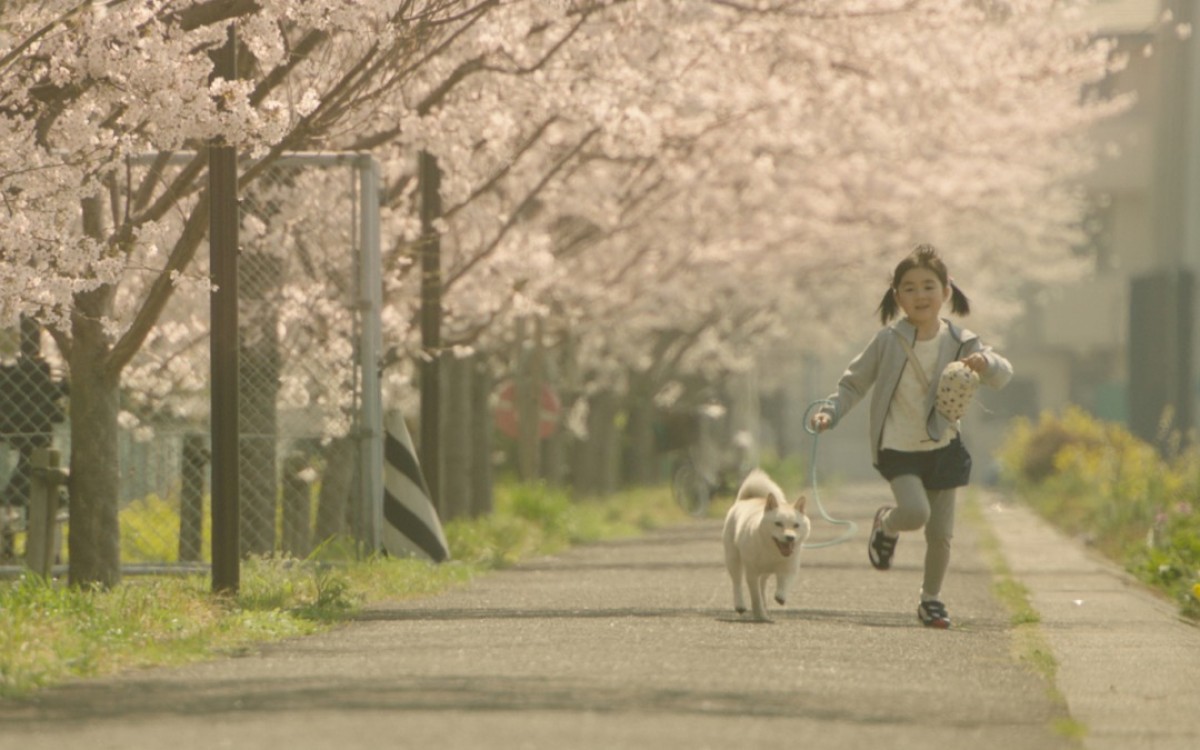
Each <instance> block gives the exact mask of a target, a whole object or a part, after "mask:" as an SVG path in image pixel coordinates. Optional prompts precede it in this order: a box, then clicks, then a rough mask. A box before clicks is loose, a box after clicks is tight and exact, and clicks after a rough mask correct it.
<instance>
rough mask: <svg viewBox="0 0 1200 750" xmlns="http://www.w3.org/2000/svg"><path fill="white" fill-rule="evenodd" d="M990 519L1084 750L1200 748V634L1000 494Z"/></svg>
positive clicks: (991, 500) (992, 498)
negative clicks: (1049, 654)
mask: <svg viewBox="0 0 1200 750" xmlns="http://www.w3.org/2000/svg"><path fill="white" fill-rule="evenodd" d="M983 502H984V517H985V518H986V520H987V523H988V525H989V526H990V527H991V528H992V529H993V530H994V531H995V532H996V535H997V537H998V538H999V539H1000V542H1001V547H1002V550H1003V553H1004V556H1005V559H1006V560H1007V562H1008V565H1009V567H1010V568H1011V569H1012V571H1013V574H1014V575H1015V576H1016V577H1017V578H1018V580H1020V581H1021V583H1023V584H1024V585H1025V586H1026V587H1027V588H1028V589H1029V591H1030V596H1031V600H1032V603H1033V606H1034V608H1035V609H1036V610H1037V611H1038V614H1039V615H1040V616H1041V628H1042V631H1043V633H1044V634H1045V637H1046V640H1047V641H1048V642H1049V645H1050V647H1051V649H1052V650H1053V652H1054V656H1055V658H1056V659H1057V660H1058V663H1059V667H1058V677H1057V683H1058V688H1059V690H1060V691H1061V692H1062V693H1063V695H1064V696H1065V698H1066V701H1067V705H1068V708H1069V710H1070V713H1071V716H1072V718H1074V719H1075V720H1077V721H1079V722H1081V723H1082V724H1083V725H1084V726H1085V727H1086V728H1087V734H1086V735H1085V737H1084V747H1085V748H1086V749H1087V750H1196V748H1200V628H1198V627H1196V626H1195V625H1193V624H1188V623H1185V622H1183V621H1182V620H1181V619H1180V618H1179V616H1178V615H1177V614H1176V612H1177V610H1176V608H1175V606H1174V605H1173V604H1172V603H1170V602H1167V601H1164V600H1163V599H1162V598H1160V597H1158V596H1156V595H1155V594H1153V593H1151V592H1150V591H1149V590H1148V589H1146V588H1145V587H1143V586H1142V585H1141V584H1140V583H1138V582H1137V581H1135V580H1134V579H1132V577H1131V576H1129V575H1128V574H1126V573H1125V572H1124V571H1122V570H1121V569H1120V568H1119V567H1117V566H1116V565H1114V564H1113V563H1111V562H1109V561H1107V560H1105V559H1103V558H1101V557H1100V556H1099V555H1097V554H1095V553H1093V552H1091V551H1089V550H1088V549H1087V548H1086V547H1084V546H1083V545H1081V544H1080V543H1078V542H1077V541H1075V540H1072V539H1068V538H1066V537H1064V536H1063V535H1062V534H1061V533H1059V532H1058V531H1056V530H1055V529H1054V528H1052V527H1051V526H1049V525H1048V524H1047V523H1045V522H1044V521H1042V520H1041V519H1040V518H1038V517H1037V516H1036V515H1034V514H1033V513H1032V512H1030V511H1029V510H1028V509H1026V508H1024V507H1021V506H1019V505H1015V504H1013V503H1011V502H1008V501H1006V499H1005V498H1004V497H1003V496H1001V495H997V494H990V493H989V494H985V495H984V497H983Z"/></svg>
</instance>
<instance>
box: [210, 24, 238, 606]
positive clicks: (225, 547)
mask: <svg viewBox="0 0 1200 750" xmlns="http://www.w3.org/2000/svg"><path fill="white" fill-rule="evenodd" d="M213 75H214V77H216V78H224V79H226V80H230V81H231V80H233V79H234V78H236V77H237V29H236V27H235V26H234V25H233V24H230V26H229V36H228V40H227V41H226V45H225V49H224V50H222V51H221V52H220V53H219V54H218V56H217V60H216V65H215V66H214V70H213ZM237 172H238V169H237V149H236V147H235V146H234V145H232V144H228V143H225V142H224V141H215V142H214V143H212V144H211V145H210V146H209V149H208V180H209V183H208V190H209V200H210V201H211V204H210V205H211V210H210V213H209V231H208V241H209V257H210V260H209V264H210V266H211V274H212V287H213V289H212V292H211V296H210V298H209V303H210V314H211V325H212V338H211V341H210V352H211V360H212V362H211V367H212V370H211V378H212V380H211V388H212V391H211V399H212V406H211V410H212V416H211V419H212V587H213V591H214V592H218V593H231V594H232V593H237V590H238V587H239V585H240V578H241V569H240V566H241V558H240V554H241V553H240V542H239V536H238V534H239V528H238V517H239V505H240V496H239V487H238V379H237V373H238V346H237V340H238V310H237V303H238V258H237V255H238V198H237V191H238V185H237V182H238V174H237Z"/></svg>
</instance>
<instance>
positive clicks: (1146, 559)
mask: <svg viewBox="0 0 1200 750" xmlns="http://www.w3.org/2000/svg"><path fill="white" fill-rule="evenodd" d="M1159 442H1160V444H1161V447H1162V450H1159V449H1156V448H1155V447H1154V446H1152V445H1150V444H1148V443H1146V442H1144V441H1142V440H1139V439H1138V438H1136V437H1135V436H1133V435H1132V434H1130V433H1129V431H1128V430H1126V429H1125V428H1123V427H1122V426H1120V425H1117V424H1114V423H1111V422H1104V421H1101V420H1098V419H1095V418H1094V417H1091V416H1090V415H1088V414H1086V413H1084V412H1083V411H1082V410H1079V409H1068V410H1066V411H1065V412H1063V413H1062V414H1053V413H1046V414H1043V415H1042V416H1041V418H1040V419H1039V420H1038V421H1037V422H1031V421H1029V420H1018V421H1016V422H1015V423H1014V425H1013V427H1012V429H1011V430H1010V432H1009V434H1008V436H1007V438H1006V440H1005V444H1004V446H1003V448H1002V449H1001V453H1000V459H1001V463H1002V466H1003V467H1004V472H1005V478H1006V480H1007V482H1008V483H1009V484H1010V485H1011V486H1012V487H1013V488H1014V490H1015V492H1016V494H1017V496H1018V497H1019V498H1020V499H1021V500H1022V501H1023V502H1024V503H1026V504H1027V505H1029V506H1030V507H1031V508H1032V509H1033V510H1035V511H1036V512H1037V513H1038V514H1040V515H1041V516H1043V517H1044V518H1046V519H1047V520H1048V521H1050V522H1051V523H1052V524H1054V525H1055V526H1057V527H1058V528H1059V529H1061V530H1063V531H1064V532H1066V533H1068V534H1071V535H1073V536H1075V537H1077V538H1080V539H1082V540H1084V541H1085V542H1086V543H1087V544H1089V545H1090V546H1091V547H1093V548H1094V549H1096V550H1098V551H1099V552H1101V553H1103V554H1105V555H1106V556H1108V557H1109V558H1111V559H1112V560H1114V561H1115V562H1117V563H1119V564H1121V565H1123V566H1124V567H1125V568H1126V570H1128V571H1129V572H1131V573H1132V574H1133V575H1135V576H1137V577H1138V578H1139V579H1141V580H1142V581H1143V582H1145V583H1146V584H1148V585H1149V586H1151V587H1152V588H1154V589H1156V590H1158V591H1160V592H1161V593H1163V594H1164V595H1166V596H1168V597H1170V598H1171V599H1172V600H1174V601H1175V603H1176V604H1177V605H1178V607H1179V611H1180V613H1181V614H1183V615H1184V616H1185V617H1190V618H1192V619H1194V620H1195V619H1200V513H1198V512H1197V510H1198V508H1197V498H1200V444H1198V443H1196V441H1194V440H1193V441H1192V442H1191V443H1190V444H1188V446H1190V447H1185V446H1184V444H1183V442H1182V441H1180V440H1178V439H1176V438H1174V437H1172V436H1171V435H1170V434H1169V433H1168V434H1166V435H1165V436H1164V437H1163V439H1162V440H1160V441H1159Z"/></svg>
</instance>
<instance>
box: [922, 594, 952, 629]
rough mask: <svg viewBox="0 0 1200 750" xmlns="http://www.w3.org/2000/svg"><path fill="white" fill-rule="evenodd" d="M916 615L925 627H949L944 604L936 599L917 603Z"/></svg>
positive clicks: (948, 618)
mask: <svg viewBox="0 0 1200 750" xmlns="http://www.w3.org/2000/svg"><path fill="white" fill-rule="evenodd" d="M917 617H919V618H921V624H922V625H924V626H925V627H927V628H938V629H939V630H946V629H948V628H949V627H950V615H949V614H947V613H946V605H945V604H942V603H941V602H939V601H937V600H936V599H930V600H929V601H927V602H921V603H920V604H919V605H917Z"/></svg>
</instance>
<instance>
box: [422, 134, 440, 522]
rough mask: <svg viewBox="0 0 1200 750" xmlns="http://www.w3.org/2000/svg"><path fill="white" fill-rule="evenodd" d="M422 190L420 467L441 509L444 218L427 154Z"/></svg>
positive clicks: (433, 162)
mask: <svg viewBox="0 0 1200 750" xmlns="http://www.w3.org/2000/svg"><path fill="white" fill-rule="evenodd" d="M417 177H418V180H419V182H420V188H421V350H422V360H421V463H422V464H423V465H424V466H425V483H426V484H427V485H428V487H429V494H430V498H431V499H432V500H433V502H434V505H435V507H438V508H439V509H440V508H441V498H440V497H439V493H440V487H441V482H440V481H439V480H440V479H441V477H440V476H439V475H440V473H441V453H440V450H439V446H440V443H441V430H440V424H439V422H440V420H441V416H440V414H441V410H440V403H441V377H440V374H439V370H440V368H439V367H438V360H439V359H440V358H441V350H442V245H441V239H440V238H439V237H438V233H437V229H436V228H435V227H434V222H435V221H436V220H437V219H438V218H439V217H440V216H441V215H442V198H441V192H440V191H441V182H442V173H441V169H440V168H439V167H438V163H437V158H436V157H434V156H433V154H430V153H429V152H427V151H422V152H421V154H420V156H419V157H418V163H417Z"/></svg>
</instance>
